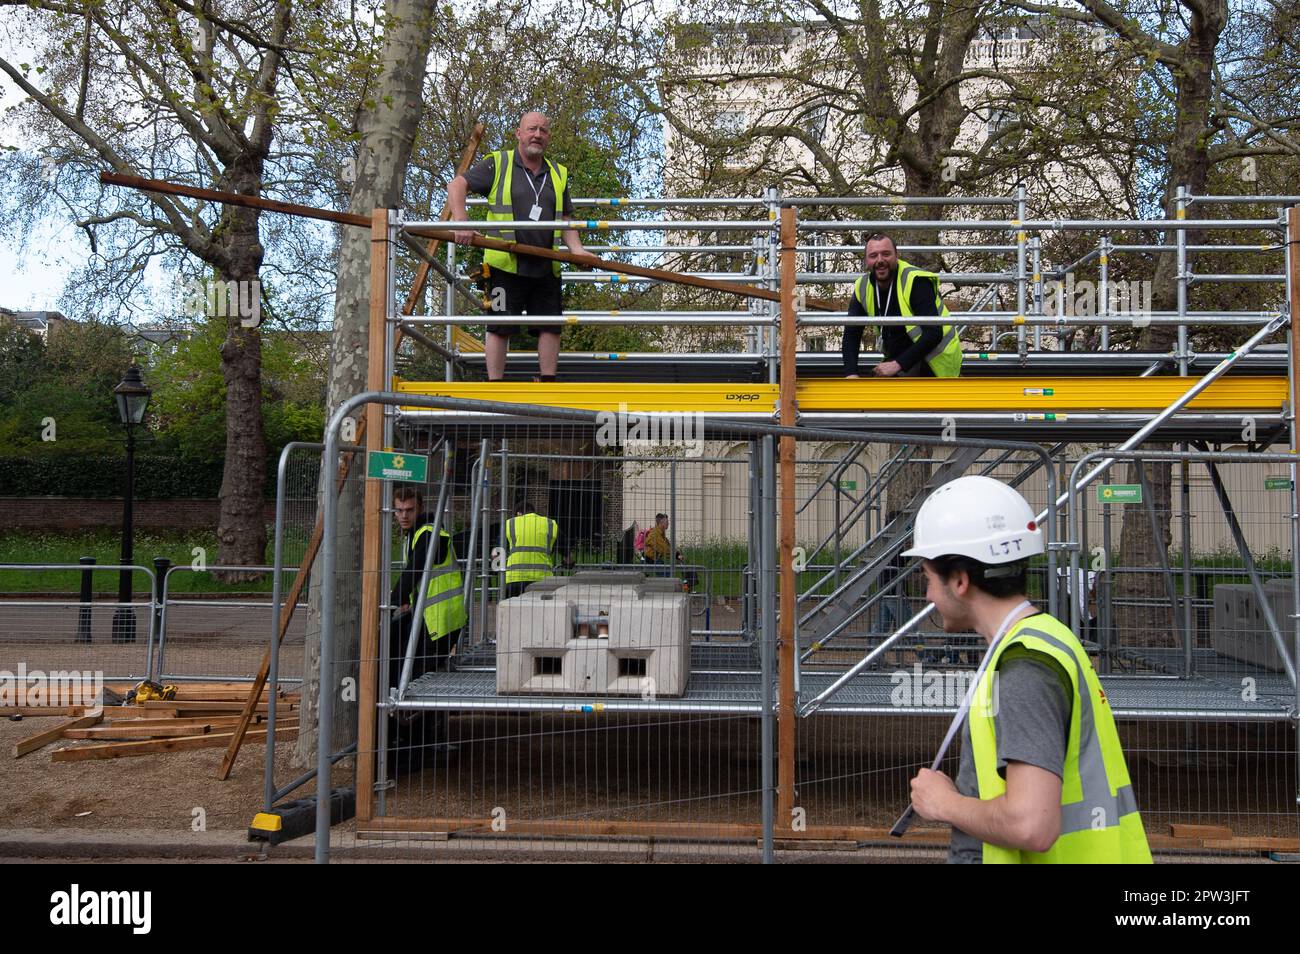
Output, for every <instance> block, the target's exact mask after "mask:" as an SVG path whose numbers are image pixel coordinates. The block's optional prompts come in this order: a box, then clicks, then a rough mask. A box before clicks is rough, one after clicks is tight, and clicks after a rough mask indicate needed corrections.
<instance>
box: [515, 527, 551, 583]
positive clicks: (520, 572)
mask: <svg viewBox="0 0 1300 954" xmlns="http://www.w3.org/2000/svg"><path fill="white" fill-rule="evenodd" d="M558 533H559V529H558V527H557V526H556V523H555V521H554V520H548V519H547V518H546V517H543V516H541V515H540V514H536V513H526V514H523V515H522V516H518V517H511V518H510V519H509V520H507V521H506V544H507V546H508V548H509V553H508V554H507V555H506V583H508V584H509V583H524V582H531V581H533V580H540V579H544V578H545V577H548V576H551V575H552V574H553V573H554V572H555V568H554V564H553V563H552V559H551V551H552V550H553V549H554V548H555V538H556V536H557V535H558ZM533 554H539V555H538V556H534V555H533Z"/></svg>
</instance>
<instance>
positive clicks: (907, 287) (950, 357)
mask: <svg viewBox="0 0 1300 954" xmlns="http://www.w3.org/2000/svg"><path fill="white" fill-rule="evenodd" d="M866 264H867V274H865V275H863V276H862V277H861V278H859V279H858V280H857V282H856V283H854V285H853V298H852V299H851V300H850V301H849V317H850V318H862V317H869V318H875V317H877V316H880V317H885V316H897V317H899V318H911V317H914V316H915V317H918V318H920V317H927V318H933V317H938V316H939V315H944V316H945V317H946V316H947V314H948V309H947V307H946V306H945V305H944V303H943V297H942V296H941V295H940V294H939V276H938V275H936V274H934V272H927V271H923V270H922V269H919V268H917V267H916V266H915V265H910V264H908V263H907V262H905V261H903V260H902V259H900V258H899V257H898V248H897V247H896V246H895V245H894V240H893V239H892V238H890V237H889V236H888V235H883V234H881V233H880V232H877V233H875V234H874V235H871V236H869V237H868V238H867V251H866ZM864 327H865V326H864V325H846V326H845V328H844V349H843V353H844V374H845V377H849V378H856V377H857V376H858V350H859V348H860V347H861V345H862V329H863V328H864ZM880 330H881V341H882V348H881V350H882V351H883V352H884V357H885V360H884V361H882V362H880V364H878V365H876V366H875V368H873V369H872V373H873V374H874V375H875V376H876V377H878V378H893V377H924V378H955V377H957V376H958V375H959V374H961V341H960V340H959V339H958V338H957V332H956V330H955V329H954V328H953V326H952V325H943V326H939V325H881V326H880Z"/></svg>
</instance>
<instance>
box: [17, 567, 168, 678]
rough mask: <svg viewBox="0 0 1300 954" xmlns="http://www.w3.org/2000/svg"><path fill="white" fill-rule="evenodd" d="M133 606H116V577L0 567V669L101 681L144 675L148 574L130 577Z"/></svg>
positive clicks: (134, 572) (139, 570)
mask: <svg viewBox="0 0 1300 954" xmlns="http://www.w3.org/2000/svg"><path fill="white" fill-rule="evenodd" d="M128 572H130V574H131V590H132V594H133V599H132V602H130V603H129V604H121V603H118V583H119V571H117V570H110V569H103V568H97V569H94V570H83V569H82V568H81V567H73V566H70V565H66V564H62V565H54V564H51V565H49V566H40V565H32V566H7V567H0V592H4V593H6V596H5V598H4V599H3V600H0V669H5V670H7V671H9V672H11V673H17V672H18V670H19V667H22V668H24V669H26V670H27V671H28V672H32V671H37V670H40V671H44V672H50V671H54V670H69V671H71V670H75V671H86V672H97V673H102V674H103V677H104V678H106V679H141V678H143V677H144V676H145V675H146V674H147V673H148V671H149V648H150V633H151V625H152V622H153V621H152V619H151V617H152V615H153V601H152V598H151V589H152V587H153V575H152V572H151V571H149V570H146V569H145V568H144V567H135V568H133V569H131V570H129V571H128Z"/></svg>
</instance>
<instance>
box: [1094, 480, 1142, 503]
mask: <svg viewBox="0 0 1300 954" xmlns="http://www.w3.org/2000/svg"><path fill="white" fill-rule="evenodd" d="M1097 502H1098V503H1109V504H1130V503H1141V502H1142V485H1141V484H1102V485H1101V486H1100V487H1098V488H1097Z"/></svg>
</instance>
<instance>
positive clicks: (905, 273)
mask: <svg viewBox="0 0 1300 954" xmlns="http://www.w3.org/2000/svg"><path fill="white" fill-rule="evenodd" d="M868 277H869V276H866V275H863V276H862V277H861V278H859V279H858V280H857V282H855V283H854V285H853V297H854V298H856V299H857V300H858V304H859V305H861V306H862V307H863V308H865V309H866V312H867V314H868V315H870V316H871V317H872V318H874V317H875V316H876V296H875V295H874V294H871V295H869V294H867V287H866V282H867V278H868ZM918 278H928V279H930V280H931V281H932V282H933V283H934V304H935V310H936V311H938V313H939V314H940V315H942V316H943V317H945V318H947V317H948V306H947V305H945V304H944V303H943V296H942V295H940V294H939V276H938V275H936V274H935V273H934V272H927V271H925V270H924V269H921V268H917V267H916V266H915V265H909V264H908V263H907V262H905V261H903V260H902V259H899V261H898V278H897V279H896V282H895V290H894V294H895V295H897V296H898V310H899V314H900V315H901V316H902V317H904V318H910V317H912V285H913V284H914V283H915V281H916V280H917V279H918ZM903 330H905V331H906V332H907V336H908V337H909V338H911V339H912V340H913V341H920V340H921V333H922V329H921V327H920V326H919V325H904V326H903ZM942 331H943V333H942V335H941V336H940V338H939V343H938V344H937V345H935V346H934V348H932V349H931V350H930V353H929V354H927V355H926V356H925V363H926V364H928V365H929V366H930V370H931V371H933V372H934V376H935V377H936V378H955V377H957V376H958V375H960V374H961V358H962V351H961V340H960V339H959V338H958V337H957V329H956V328H955V327H954V326H953V325H944V326H943V328H942Z"/></svg>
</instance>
